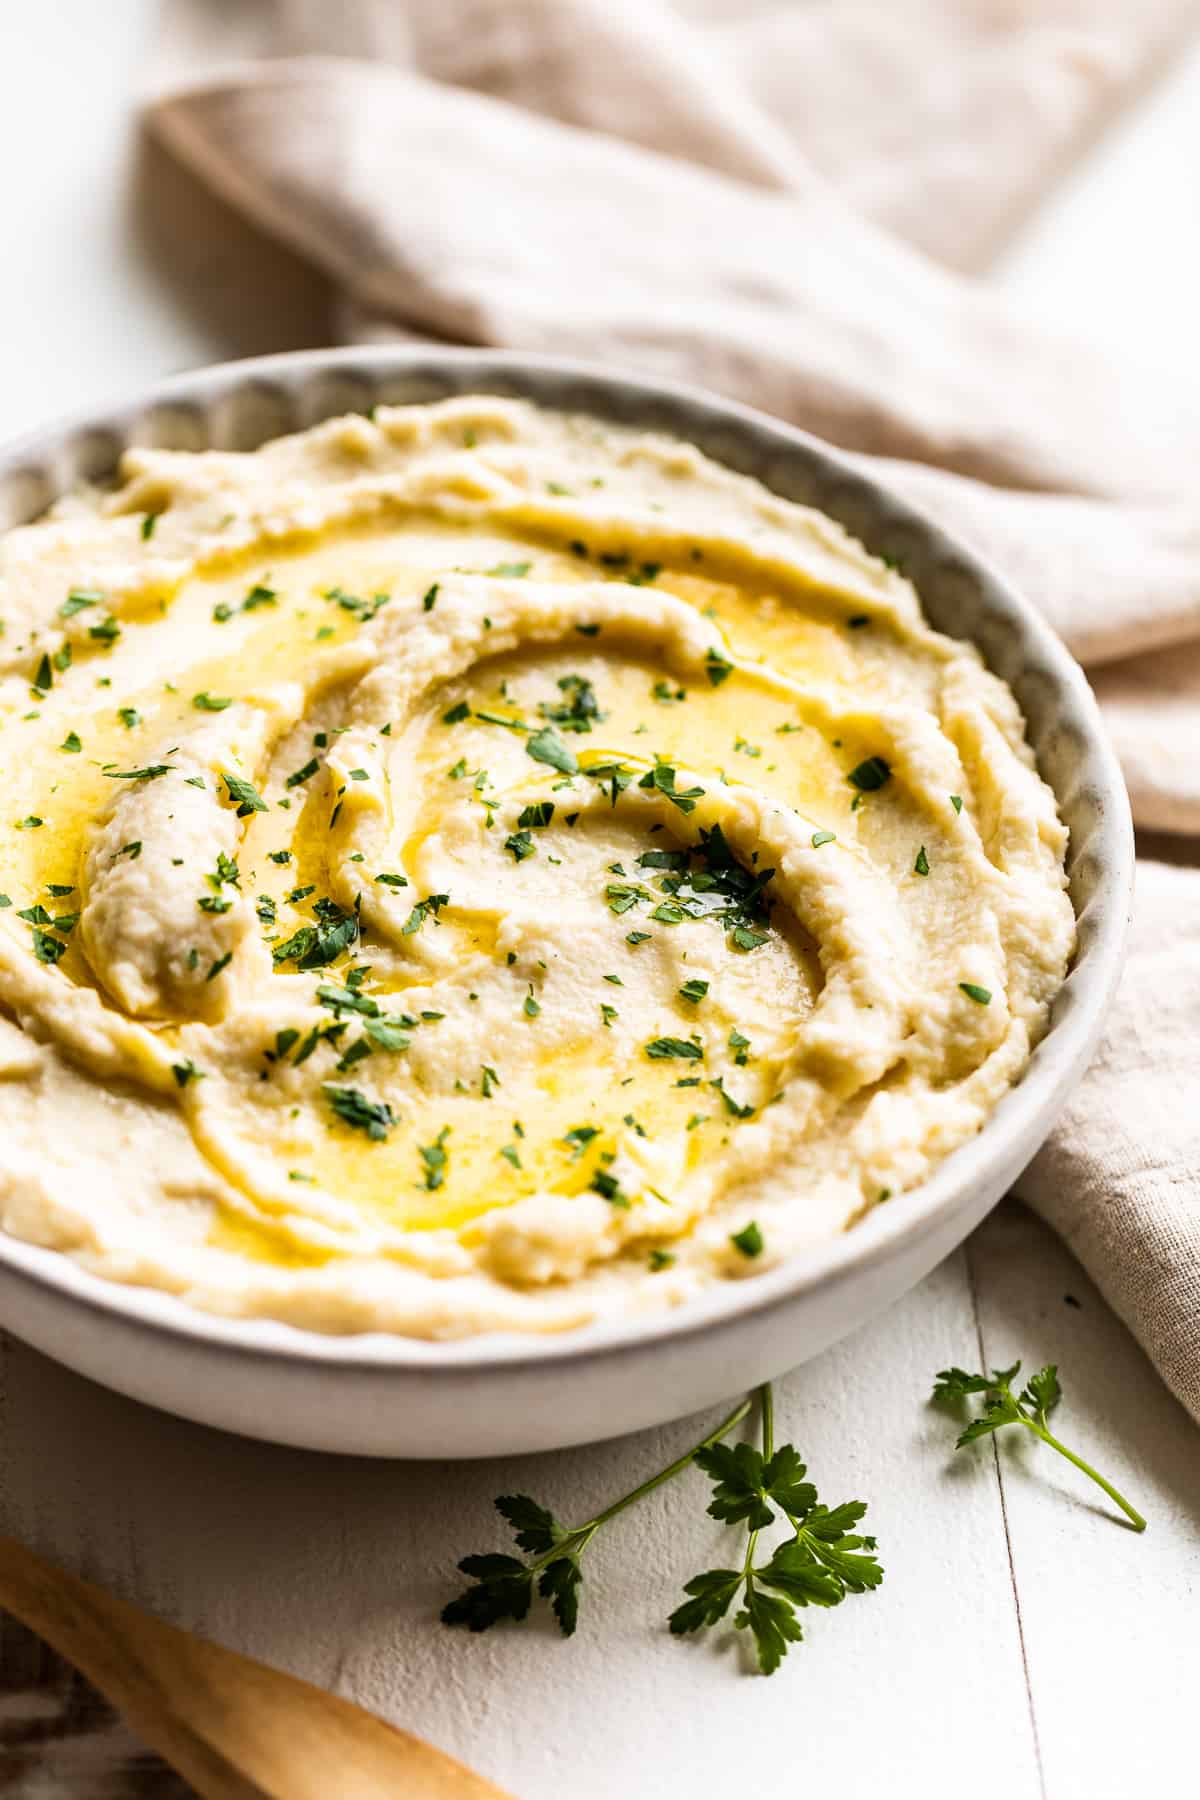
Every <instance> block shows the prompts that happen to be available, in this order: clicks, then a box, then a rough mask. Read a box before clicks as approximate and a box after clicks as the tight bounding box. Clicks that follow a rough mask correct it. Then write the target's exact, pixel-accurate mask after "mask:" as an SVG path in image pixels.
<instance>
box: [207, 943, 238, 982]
mask: <svg viewBox="0 0 1200 1800" xmlns="http://www.w3.org/2000/svg"><path fill="white" fill-rule="evenodd" d="M232 961H233V951H232V950H227V951H226V952H225V954H224V956H218V958H217V960H216V961H215V962H213V963H210V964H209V965H208V973H207V975H206V976H205V977H204V979H205V981H215V980H216V979H217V976H218V975H219V974H220V973H221V970H222V969H227V968H228V967H229V965H230V963H231V962H232Z"/></svg>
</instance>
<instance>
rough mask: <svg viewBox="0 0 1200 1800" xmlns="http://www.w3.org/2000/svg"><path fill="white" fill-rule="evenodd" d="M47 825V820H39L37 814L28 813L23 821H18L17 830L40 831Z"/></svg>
mask: <svg viewBox="0 0 1200 1800" xmlns="http://www.w3.org/2000/svg"><path fill="white" fill-rule="evenodd" d="M45 823H46V821H45V819H39V817H38V815H37V814H36V813H26V815H25V817H24V818H23V819H18V820H17V830H18V831H39V830H40V829H41V827H42V826H43V825H44V824H45Z"/></svg>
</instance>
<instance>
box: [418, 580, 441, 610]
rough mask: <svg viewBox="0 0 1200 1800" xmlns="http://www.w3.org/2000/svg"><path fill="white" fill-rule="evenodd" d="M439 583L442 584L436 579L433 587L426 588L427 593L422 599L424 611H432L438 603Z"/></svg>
mask: <svg viewBox="0 0 1200 1800" xmlns="http://www.w3.org/2000/svg"><path fill="white" fill-rule="evenodd" d="M439 585H440V584H439V583H438V582H436V581H435V582H434V584H433V586H432V587H429V588H426V589H425V594H424V597H423V598H422V601H421V607H422V610H423V611H425V612H432V611H433V609H434V607H435V606H436V605H437V597H438V587H439Z"/></svg>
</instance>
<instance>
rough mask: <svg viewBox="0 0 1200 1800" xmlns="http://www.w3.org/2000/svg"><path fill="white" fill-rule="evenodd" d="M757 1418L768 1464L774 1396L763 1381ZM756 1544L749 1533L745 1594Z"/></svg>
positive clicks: (772, 1444)
mask: <svg viewBox="0 0 1200 1800" xmlns="http://www.w3.org/2000/svg"><path fill="white" fill-rule="evenodd" d="M758 1400H759V1417H760V1420H761V1429H762V1459H763V1462H764V1464H765V1463H769V1462H770V1460H771V1458H772V1456H773V1455H774V1454H775V1396H774V1395H773V1394H772V1392H771V1384H770V1382H769V1381H764V1382H763V1384H762V1386H761V1387H760V1388H759V1390H758ZM757 1543H758V1532H757V1530H755V1531H752V1532H750V1534H749V1536H748V1537H747V1539H746V1560H745V1562H744V1563H743V1565H742V1579H743V1580H744V1581H745V1583H746V1592H747V1593H749V1592H750V1588H751V1586H752V1584H753V1580H754V1547H755V1545H756V1544H757Z"/></svg>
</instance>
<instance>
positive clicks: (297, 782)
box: [283, 756, 321, 788]
mask: <svg viewBox="0 0 1200 1800" xmlns="http://www.w3.org/2000/svg"><path fill="white" fill-rule="evenodd" d="M320 766H321V765H320V763H319V762H318V761H317V759H316V757H315V756H314V757H311V758H310V759H309V761H308V762H306V763H305V765H304V767H303V768H302V769H293V771H292V773H291V774H290V775H289V776H288V778H287V780H286V781H285V782H284V784H283V785H284V787H286V788H295V787H301V786H302V785H303V784H304V782H306V781H311V780H312V777H313V776H314V775H315V774H316V772H317V770H318V769H319V768H320Z"/></svg>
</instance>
